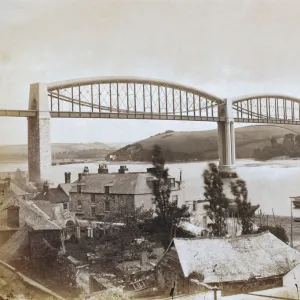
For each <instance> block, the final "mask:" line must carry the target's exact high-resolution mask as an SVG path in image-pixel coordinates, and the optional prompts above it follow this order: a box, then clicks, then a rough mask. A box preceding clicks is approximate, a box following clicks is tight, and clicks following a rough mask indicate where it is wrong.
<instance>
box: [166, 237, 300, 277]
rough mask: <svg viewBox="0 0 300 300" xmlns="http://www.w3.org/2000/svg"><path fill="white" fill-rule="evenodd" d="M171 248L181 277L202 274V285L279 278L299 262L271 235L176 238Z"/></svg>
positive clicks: (298, 255) (298, 254)
mask: <svg viewBox="0 0 300 300" xmlns="http://www.w3.org/2000/svg"><path fill="white" fill-rule="evenodd" d="M172 245H173V246H174V247H175V249H176V252H177V254H178V258H179V262H180V265H181V267H182V271H183V273H184V276H185V277H188V276H189V275H190V274H192V273H193V272H196V273H199V274H202V275H203V276H204V281H203V282H204V283H216V282H232V281H245V280H248V279H249V278H266V277H274V276H279V275H283V274H286V273H288V272H289V271H290V270H291V269H292V268H294V267H295V266H296V265H298V264H299V263H300V252H299V251H297V250H295V249H293V248H291V247H290V246H288V245H287V244H285V243H284V242H282V241H281V240H279V239H278V238H277V237H275V236H274V235H273V234H271V233H270V232H263V233H261V234H252V235H244V236H239V237H235V238H197V239H179V238H175V239H173V243H172ZM170 247H171V246H170ZM172 248H173V247H172ZM169 249H170V248H169ZM165 255H167V253H166V254H165Z"/></svg>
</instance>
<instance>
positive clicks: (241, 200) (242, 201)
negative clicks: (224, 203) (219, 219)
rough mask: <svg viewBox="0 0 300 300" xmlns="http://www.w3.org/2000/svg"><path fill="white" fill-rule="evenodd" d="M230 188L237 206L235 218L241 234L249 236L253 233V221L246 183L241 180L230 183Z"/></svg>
mask: <svg viewBox="0 0 300 300" xmlns="http://www.w3.org/2000/svg"><path fill="white" fill-rule="evenodd" d="M230 188H231V193H232V195H233V196H234V201H235V203H236V204H237V209H238V212H237V216H238V218H239V220H240V222H241V224H242V234H250V233H252V232H253V220H252V218H251V216H252V212H251V202H249V201H248V190H247V185H246V182H245V181H244V180H242V179H237V180H235V181H231V182H230Z"/></svg>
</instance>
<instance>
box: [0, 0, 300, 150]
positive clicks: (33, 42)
mask: <svg viewBox="0 0 300 300" xmlns="http://www.w3.org/2000/svg"><path fill="white" fill-rule="evenodd" d="M299 12H300V1H297V0H294V1H289V0H284V1H283V0H256V1H253V0H248V1H246V0H245V1H243V0H234V1H233V0H219V1H218V0H181V1H176V0H172V1H171V0H148V1H146V0H118V1H113V0H107V1H104V0H103V1H101V0H97V1H92V0H89V1H87V0H85V1H83V0H47V1H46V0H39V1H36V0H18V1H12V0H1V10H0V108H4V109H27V107H28V94H29V85H30V83H34V82H54V81H59V80H66V79H72V78H81V77H92V76H141V77H153V78H158V79H164V80H169V81H175V82H179V83H183V84H188V85H191V86H195V87H197V88H199V89H201V90H204V91H207V92H210V93H212V94H215V95H217V96H220V97H224V98H225V97H235V96H239V95H244V94H253V93H262V92H272V93H280V94H289V95H293V96H296V97H300V42H299V36H300V18H299ZM0 126H1V129H2V134H1V141H0V143H1V144H9V143H14V144H15V143H26V142H27V120H26V119H21V118H1V119H0ZM215 127H216V125H215V124H214V123H204V122H176V121H171V122H170V121H169V122H166V121H141V120H139V121H131V120H101V119H90V120H86V119H76V120H70V119H54V120H52V129H51V135H52V141H53V142H81V141H82V142H94V141H99V142H119V141H120V142H127V141H128V142H130V141H135V140H138V139H142V138H146V137H148V136H149V135H153V134H156V133H158V132H162V131H165V130H167V129H173V130H204V129H211V128H215ZM141 129H142V130H141Z"/></svg>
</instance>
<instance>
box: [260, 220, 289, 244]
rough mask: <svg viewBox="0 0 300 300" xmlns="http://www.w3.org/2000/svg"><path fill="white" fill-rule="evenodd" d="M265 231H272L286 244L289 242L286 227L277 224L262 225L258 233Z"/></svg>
mask: <svg viewBox="0 0 300 300" xmlns="http://www.w3.org/2000/svg"><path fill="white" fill-rule="evenodd" d="M264 231H270V232H271V233H272V234H274V235H275V236H276V237H277V238H278V239H280V240H282V241H283V242H284V243H286V244H287V243H288V242H289V238H288V236H287V234H286V231H285V229H284V228H283V227H282V226H280V225H275V226H270V225H262V226H260V227H259V228H258V230H257V233H261V232H264Z"/></svg>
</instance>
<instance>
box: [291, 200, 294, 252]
mask: <svg viewBox="0 0 300 300" xmlns="http://www.w3.org/2000/svg"><path fill="white" fill-rule="evenodd" d="M290 199H291V247H292V248H293V221H294V220H293V201H292V198H290Z"/></svg>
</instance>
